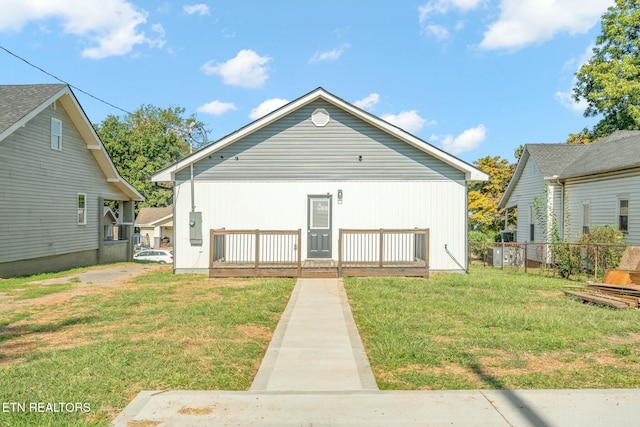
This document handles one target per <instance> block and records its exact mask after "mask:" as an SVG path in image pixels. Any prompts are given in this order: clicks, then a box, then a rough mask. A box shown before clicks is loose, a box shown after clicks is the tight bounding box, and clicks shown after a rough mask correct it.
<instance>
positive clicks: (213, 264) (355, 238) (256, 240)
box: [209, 229, 429, 278]
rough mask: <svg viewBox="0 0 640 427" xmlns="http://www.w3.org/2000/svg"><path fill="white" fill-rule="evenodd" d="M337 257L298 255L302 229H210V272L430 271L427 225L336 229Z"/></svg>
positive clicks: (309, 274) (400, 273) (349, 273)
mask: <svg viewBox="0 0 640 427" xmlns="http://www.w3.org/2000/svg"><path fill="white" fill-rule="evenodd" d="M339 233H340V234H339V239H338V259H337V260H335V259H328V258H327V259H325V258H323V259H319V258H314V259H305V260H303V259H302V251H301V230H225V229H221V230H211V254H210V258H209V259H210V260H211V261H210V265H209V277H212V278H213V277H307V278H333V277H342V276H355V277H366V276H406V277H424V278H428V277H429V256H428V254H429V230H428V229H378V230H344V229H340V232H339Z"/></svg>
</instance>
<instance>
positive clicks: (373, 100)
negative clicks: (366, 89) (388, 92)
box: [353, 93, 380, 110]
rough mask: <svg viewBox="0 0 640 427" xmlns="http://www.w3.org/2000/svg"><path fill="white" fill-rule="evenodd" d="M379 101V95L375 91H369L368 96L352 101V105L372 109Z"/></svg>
mask: <svg viewBox="0 0 640 427" xmlns="http://www.w3.org/2000/svg"><path fill="white" fill-rule="evenodd" d="M379 101H380V95H379V94H377V93H371V94H369V96H367V97H365V98H362V99H360V100H358V101H356V102H354V103H353V105H355V106H356V107H358V108H362V109H363V110H372V109H373V107H375V106H376V104H378V102H379Z"/></svg>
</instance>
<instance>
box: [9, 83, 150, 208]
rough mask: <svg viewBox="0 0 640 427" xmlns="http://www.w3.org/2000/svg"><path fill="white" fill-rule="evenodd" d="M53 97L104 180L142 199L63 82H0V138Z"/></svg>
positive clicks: (128, 194) (132, 197) (33, 115)
mask: <svg viewBox="0 0 640 427" xmlns="http://www.w3.org/2000/svg"><path fill="white" fill-rule="evenodd" d="M56 101H58V102H59V103H60V105H62V107H63V108H64V109H65V111H66V112H67V114H68V115H69V117H70V119H71V120H72V121H73V124H74V125H75V127H76V128H77V129H78V132H79V133H80V135H81V136H82V138H83V139H84V141H85V143H86V144H87V149H88V150H90V151H91V154H92V155H93V157H94V158H95V159H96V162H97V163H98V165H99V167H100V169H101V170H102V172H103V173H104V176H105V178H106V180H107V182H110V183H112V184H114V185H115V186H116V187H118V189H119V190H120V191H122V193H124V194H125V195H126V196H127V197H129V198H130V199H131V200H135V201H143V200H144V197H143V196H142V194H140V193H139V192H138V191H137V190H136V189H135V188H134V187H133V186H132V185H131V184H129V183H128V182H127V181H125V180H124V178H122V177H121V176H120V175H119V174H118V171H117V170H116V168H115V166H114V164H113V162H112V161H111V158H110V157H109V154H108V153H107V150H106V149H105V148H104V145H103V144H102V141H101V140H100V138H99V137H98V134H97V133H96V132H95V130H94V129H93V126H92V125H91V123H90V122H89V119H88V118H87V116H86V114H85V112H84V110H83V109H82V107H81V106H80V103H79V102H78V100H77V98H76V97H75V95H74V94H73V92H72V91H71V88H70V87H69V86H68V85H66V84H36V85H0V142H1V141H2V140H4V139H5V138H7V137H8V136H9V135H11V134H12V133H13V132H15V131H16V130H17V129H19V128H20V127H22V126H24V125H26V124H27V122H29V120H31V119H33V118H34V117H36V116H37V115H38V114H40V113H41V112H42V111H43V110H44V109H45V108H47V107H49V106H50V105H51V104H52V103H54V102H56Z"/></svg>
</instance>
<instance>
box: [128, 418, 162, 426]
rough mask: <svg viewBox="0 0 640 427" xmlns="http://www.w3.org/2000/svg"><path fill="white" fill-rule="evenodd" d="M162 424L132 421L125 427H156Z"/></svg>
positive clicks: (148, 421) (159, 422) (160, 422)
mask: <svg viewBox="0 0 640 427" xmlns="http://www.w3.org/2000/svg"><path fill="white" fill-rule="evenodd" d="M160 424H162V421H151V420H134V421H129V422H128V423H127V427H156V426H158V425H160Z"/></svg>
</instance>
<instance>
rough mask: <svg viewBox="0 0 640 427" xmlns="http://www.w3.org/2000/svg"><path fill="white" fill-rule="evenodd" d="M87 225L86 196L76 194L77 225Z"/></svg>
mask: <svg viewBox="0 0 640 427" xmlns="http://www.w3.org/2000/svg"><path fill="white" fill-rule="evenodd" d="M86 224H87V195H86V194H84V193H78V225H86Z"/></svg>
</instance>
